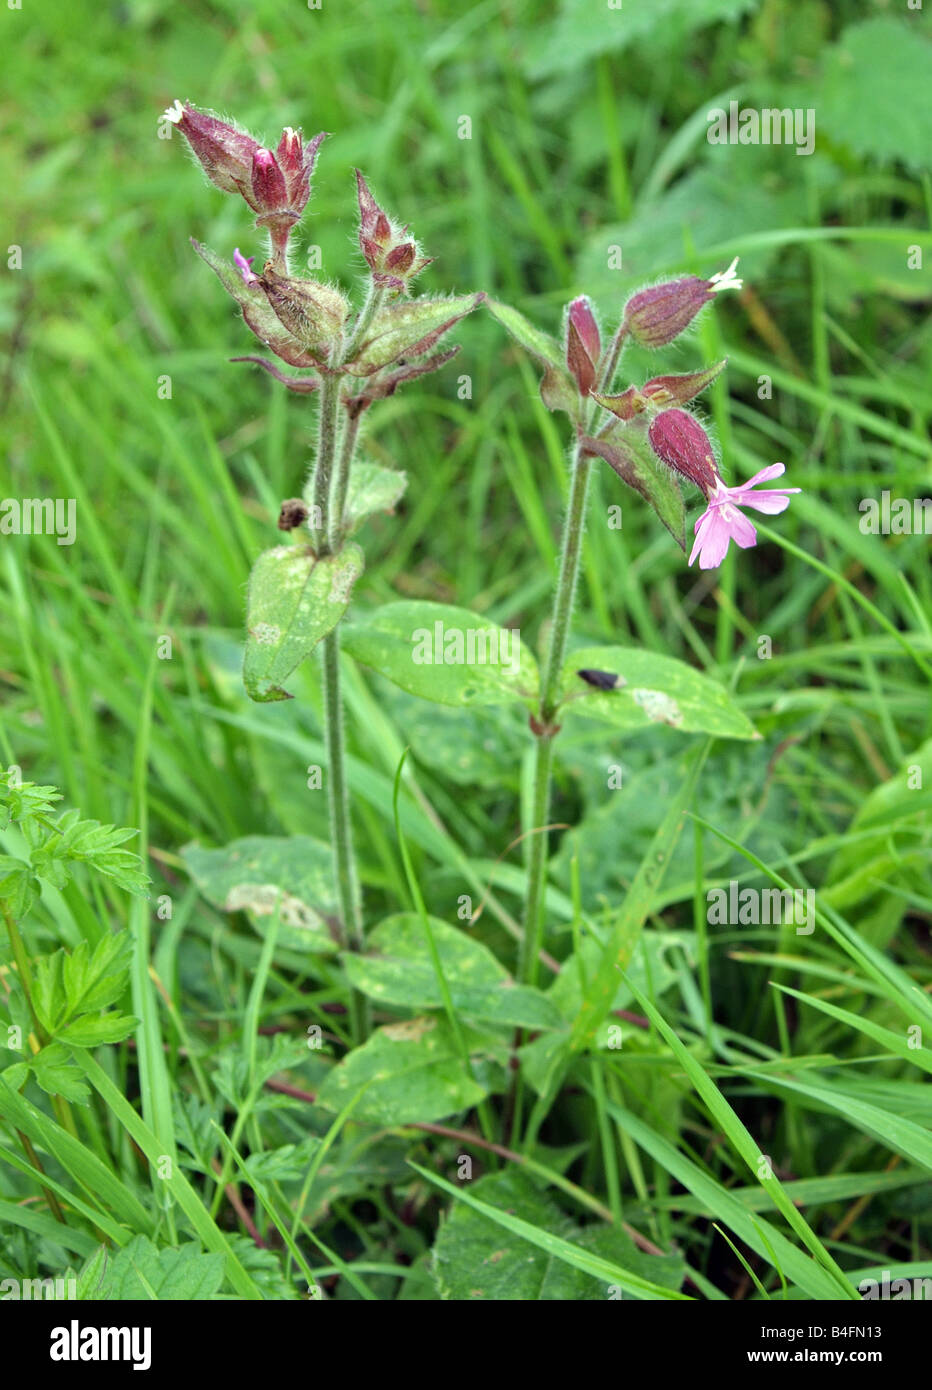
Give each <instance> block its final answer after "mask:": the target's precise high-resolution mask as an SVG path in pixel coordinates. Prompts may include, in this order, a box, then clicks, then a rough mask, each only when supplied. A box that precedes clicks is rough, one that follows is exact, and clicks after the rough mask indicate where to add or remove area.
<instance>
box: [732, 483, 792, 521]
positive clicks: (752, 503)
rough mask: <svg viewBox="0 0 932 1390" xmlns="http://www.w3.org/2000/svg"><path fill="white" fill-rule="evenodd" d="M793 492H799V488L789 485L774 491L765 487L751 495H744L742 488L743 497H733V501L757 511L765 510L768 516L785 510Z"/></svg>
mask: <svg viewBox="0 0 932 1390" xmlns="http://www.w3.org/2000/svg"><path fill="white" fill-rule="evenodd" d="M791 492H799V488H798V487H788V488H783V489H780V490H778V489H774V490H773V491H771V490H770V489H769V488H765V489H764V491H763V492H752V493H751V494H750V496H749V497H745V496H744V492H743V489H742V495H741V497H740V498H737V497H736V498H733V501H735V502H738V503H739V505H740V506H742V507H753V508H754V510H755V511H756V512H765V513H766V515H767V516H777V514H778V513H779V512H785V511H786V509H787V507H788V506H789V505H790V497H789V494H790V493H791Z"/></svg>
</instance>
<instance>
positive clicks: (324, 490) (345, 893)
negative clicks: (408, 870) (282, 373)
mask: <svg viewBox="0 0 932 1390" xmlns="http://www.w3.org/2000/svg"><path fill="white" fill-rule="evenodd" d="M384 298H385V293H384V291H383V290H380V289H377V288H376V287H375V285H373V283H372V282H371V280H370V282H369V289H368V293H367V295H366V300H365V303H364V304H363V307H362V309H361V310H360V312H359V316H358V318H357V319H356V323H355V324H354V326H353V331H352V333H351V334H350V336H349V339H348V341H347V343H346V345H345V347H344V348H343V350H342V352H341V353H340V354H339V356H338V361H337V362H336V364H335V365H337V366H339V365H342V364H343V363H344V362H347V361H348V360H349V359H350V358H351V356H352V354H353V352H354V350H355V348H356V346H357V345H358V343H359V342H360V341H361V339H362V337H363V335H364V334H365V332H366V330H367V329H368V327H369V325H370V324H371V322H372V320H373V319H374V318H375V316H376V314H377V313H378V312H379V309H380V308H381V306H382V303H383V301H384ZM340 383H341V377H339V376H337V375H330V374H326V373H325V374H323V380H322V382H321V396H320V417H319V420H318V446H317V463H316V468H315V472H314V506H315V507H316V508H317V511H316V514H315V522H316V526H315V530H316V532H317V545H318V551H317V553H318V555H320V556H323V555H328V554H330V553H331V552H332V551H333V550H335V549H337V548H339V546H340V544H341V541H342V526H343V510H344V507H345V504H346V495H347V490H348V488H349V479H350V471H351V469H352V464H353V454H354V453H355V450H356V441H357V438H358V433H359V415H360V413H361V412H359V411H354V412H350V413H349V415H348V418H347V421H346V426H345V429H344V431H343V438H342V441H341V442H340V448H339V459H338V462H337V468H336V480H335V486H334V485H333V471H334V460H335V458H337V443H338V440H339V436H340V420H339V409H340ZM322 664H323V687H324V733H325V740H326V748H327V801H328V806H329V810H330V846H331V851H332V854H333V876H334V880H335V885H336V890H337V897H338V899H339V903H340V916H341V919H342V924H343V931H344V933H345V938H346V944H347V946H349V948H350V949H351V950H353V951H361V950H362V949H363V945H364V938H363V927H362V902H361V898H360V892H359V881H358V877H357V874H356V859H355V855H354V853H353V830H352V821H351V819H350V803H349V784H348V781H347V776H346V748H345V742H344V736H343V703H342V697H341V693H340V637H339V624H337V626H336V627H335V628H333V630H332V631H331V632H328V634H327V636H326V637H325V638H324V641H323V663H322ZM350 1016H351V1017H350V1022H351V1026H352V1034H353V1037H354V1039H355V1040H356V1042H357V1043H360V1042H362V1041H363V1040H364V1038H365V1035H366V1032H367V1030H368V1018H369V1009H368V1005H367V1003H366V1000H365V999H364V998H363V996H362V995H361V994H359V993H358V991H356V990H353V991H352V992H351V995H350Z"/></svg>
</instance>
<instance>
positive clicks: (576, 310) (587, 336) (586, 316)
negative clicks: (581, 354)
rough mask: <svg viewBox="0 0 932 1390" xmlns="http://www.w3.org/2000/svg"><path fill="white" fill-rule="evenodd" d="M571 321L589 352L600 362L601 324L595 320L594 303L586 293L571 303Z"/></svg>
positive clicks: (593, 359)
mask: <svg viewBox="0 0 932 1390" xmlns="http://www.w3.org/2000/svg"><path fill="white" fill-rule="evenodd" d="M569 319H570V323H571V324H572V325H573V327H574V328H575V329H576V332H577V333H578V334H579V337H580V339H581V340H582V344H583V347H584V348H585V349H586V352H587V353H588V354H589V356H590V357H591V359H592V361H593V362H598V360H599V357H600V356H601V354H602V342H601V339H600V338H599V325H598V324H597V323H596V321H595V315H594V314H593V312H592V305H591V303H590V302H589V300H588V299H587V298H586V296H585V295H584V294H582V295H580V296H579V298H578V299H574V300H573V302H572V304H571V305H570V314H569Z"/></svg>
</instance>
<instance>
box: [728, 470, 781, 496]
mask: <svg viewBox="0 0 932 1390" xmlns="http://www.w3.org/2000/svg"><path fill="white" fill-rule="evenodd" d="M785 472H786V466H785V465H784V464H782V463H769V464H768V465H767V467H766V468H762V469H761V471H760V472H759V473H755V474H754V477H753V478H748V480H747V482H746V483H740V484H739V485H738V488H736V489H735V491H736V492H737V491H739V490H740V491H741V492H744V490H745V488H749V487H757V484H758V483H769V482H770V479H771V478H779V477H781V475H782V474H784V473H785Z"/></svg>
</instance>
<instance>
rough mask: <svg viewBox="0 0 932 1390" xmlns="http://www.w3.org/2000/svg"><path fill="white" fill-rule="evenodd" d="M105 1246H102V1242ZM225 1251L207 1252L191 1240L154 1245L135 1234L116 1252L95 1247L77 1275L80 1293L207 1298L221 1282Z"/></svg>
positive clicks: (97, 1297) (96, 1297) (90, 1297)
mask: <svg viewBox="0 0 932 1390" xmlns="http://www.w3.org/2000/svg"><path fill="white" fill-rule="evenodd" d="M101 1249H102V1250H104V1247H101ZM223 1277H224V1257H223V1255H221V1254H211V1255H205V1254H203V1253H202V1252H201V1249H200V1247H199V1246H198V1245H197V1244H195V1242H193V1241H192V1242H190V1243H189V1244H187V1245H181V1246H174V1247H172V1246H169V1247H165V1248H163V1249H161V1250H160V1249H158V1248H157V1247H156V1246H155V1245H153V1243H152V1241H151V1240H149V1238H148V1237H147V1236H141V1235H140V1236H134V1237H133V1239H132V1240H131V1241H130V1242H129V1244H127V1245H124V1247H123V1249H122V1250H118V1251H117V1252H116V1254H113V1253H111V1252H109V1251H104V1255H103V1258H101V1253H100V1252H98V1253H97V1254H95V1255H92V1256H91V1258H90V1260H88V1262H87V1264H86V1265H85V1266H84V1268H83V1269H82V1270H81V1272H80V1274H79V1275H78V1296H79V1298H81V1299H84V1300H86V1301H88V1302H109V1301H111V1300H112V1299H132V1300H134V1301H140V1302H148V1301H150V1300H152V1299H160V1300H168V1299H171V1300H174V1301H175V1302H192V1301H195V1300H197V1299H209V1298H211V1297H212V1296H213V1295H214V1294H215V1293H217V1292H218V1290H219V1289H220V1286H221V1285H222V1283H223Z"/></svg>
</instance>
